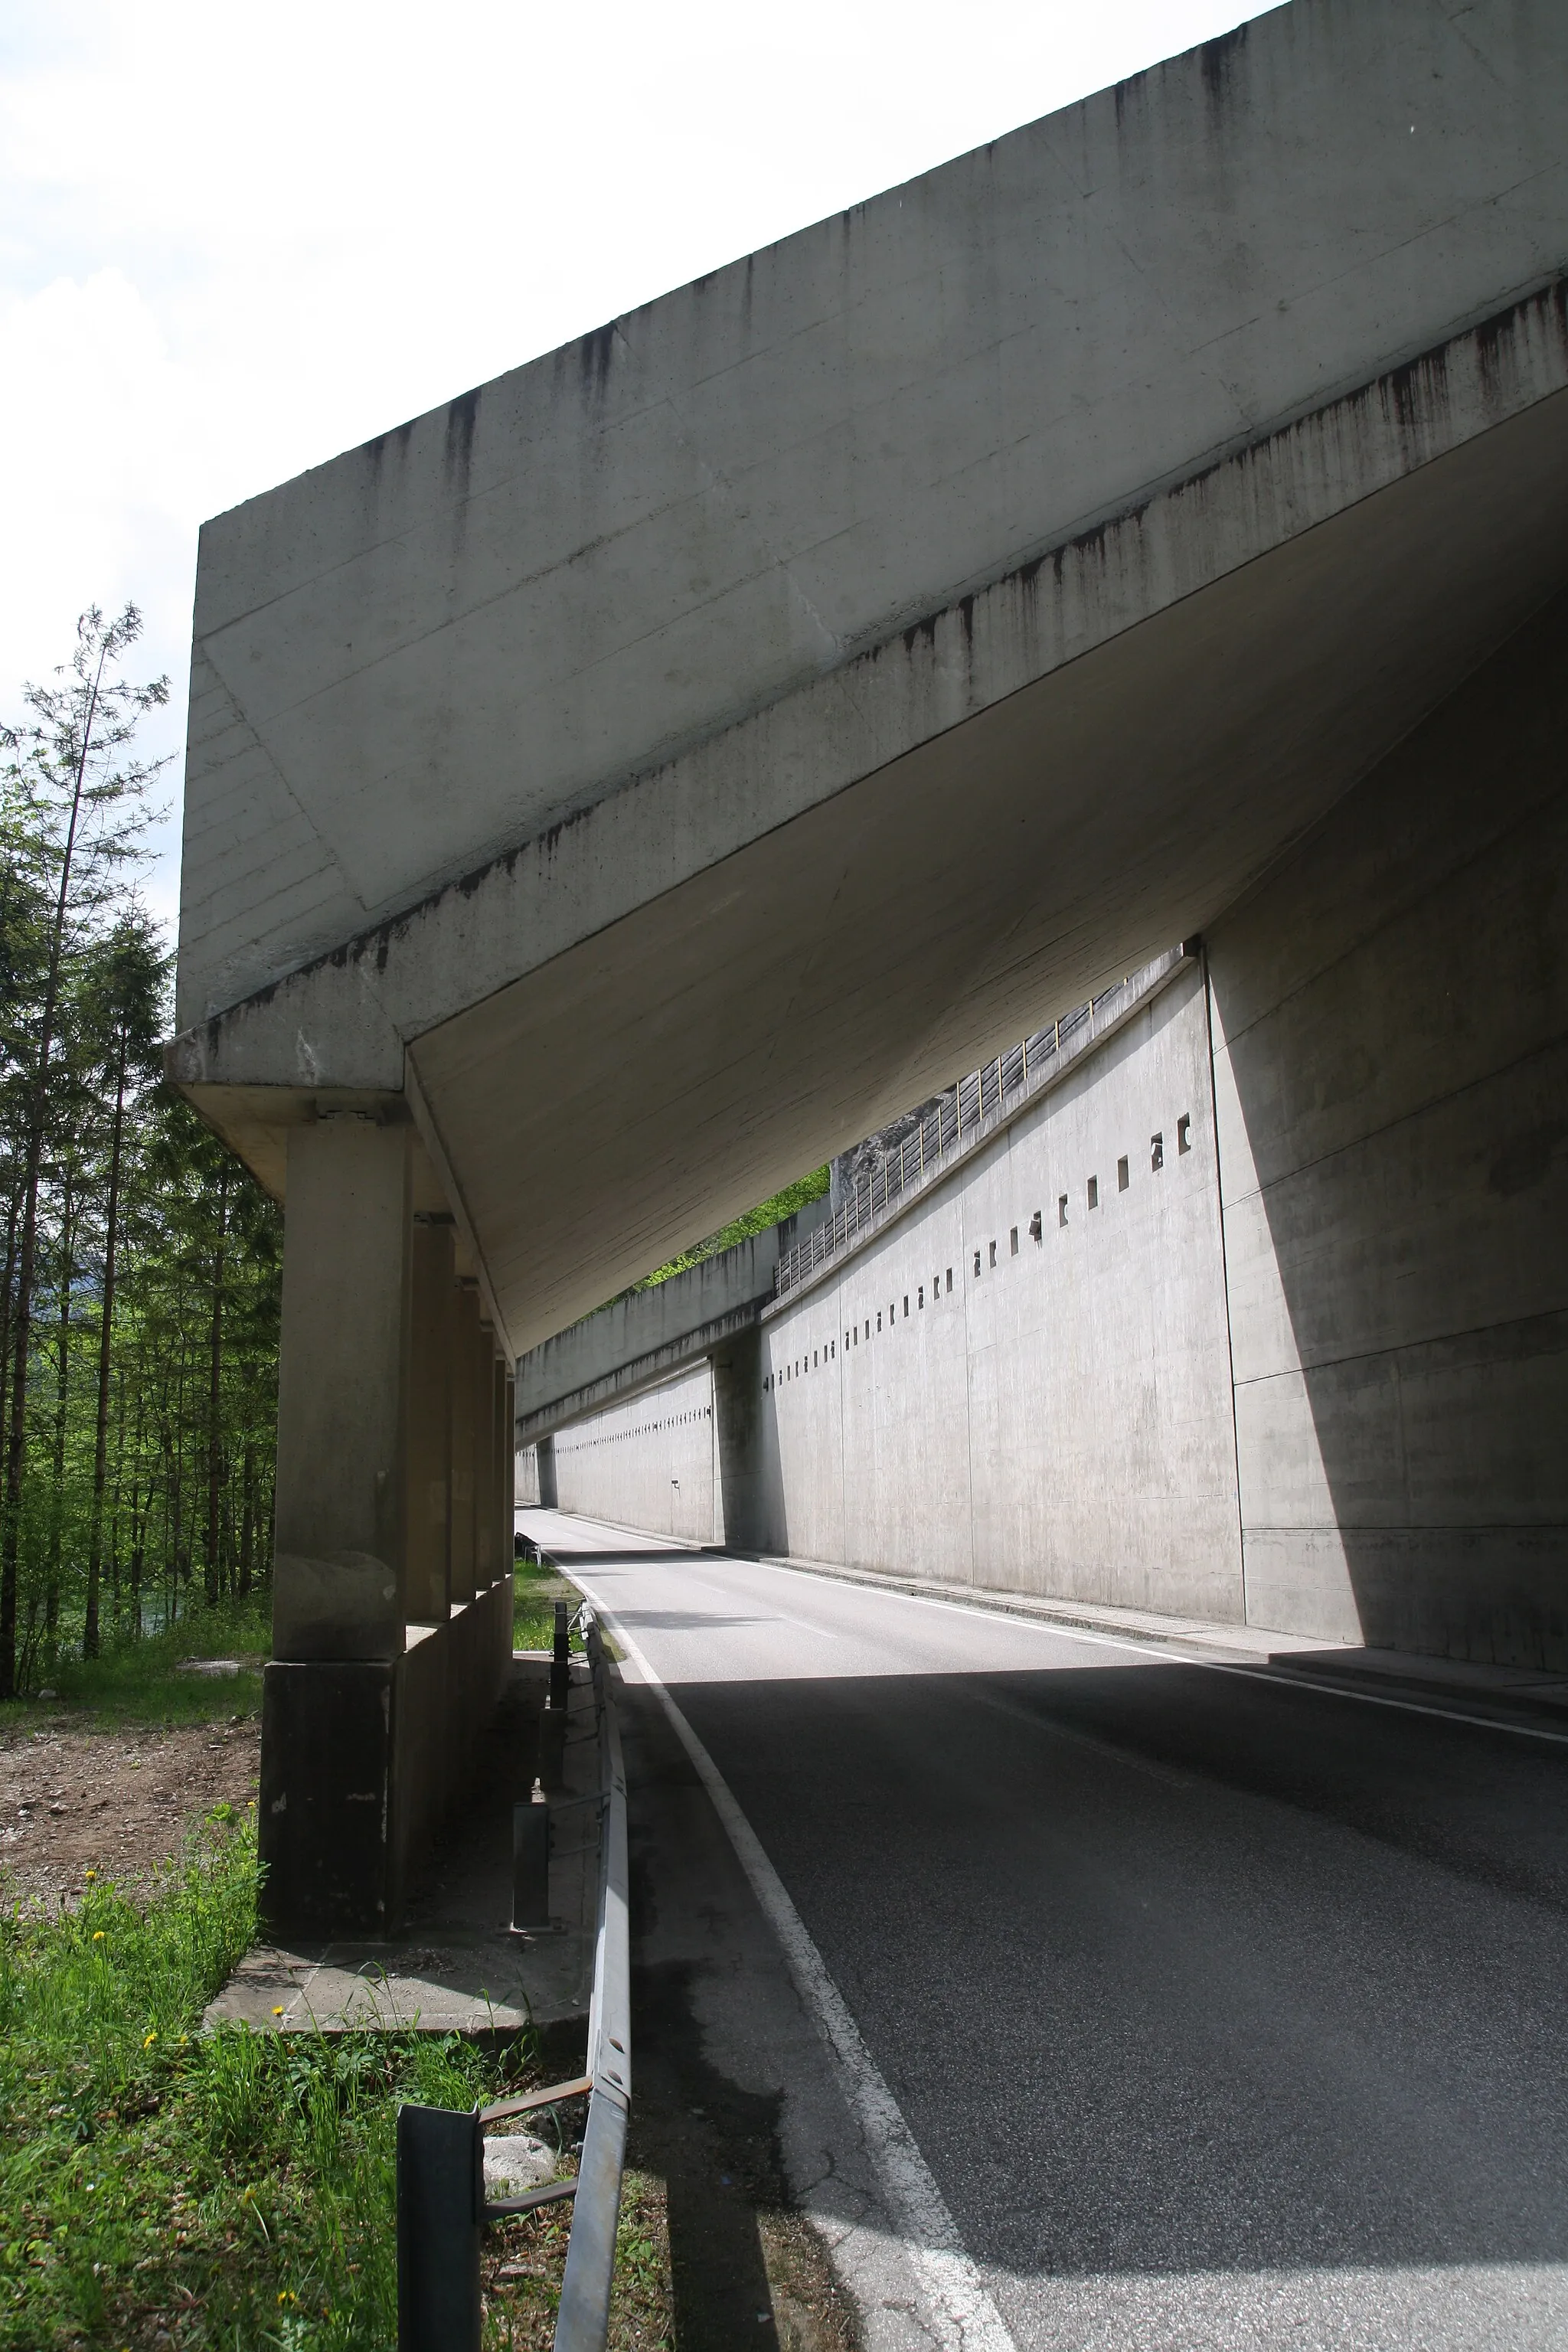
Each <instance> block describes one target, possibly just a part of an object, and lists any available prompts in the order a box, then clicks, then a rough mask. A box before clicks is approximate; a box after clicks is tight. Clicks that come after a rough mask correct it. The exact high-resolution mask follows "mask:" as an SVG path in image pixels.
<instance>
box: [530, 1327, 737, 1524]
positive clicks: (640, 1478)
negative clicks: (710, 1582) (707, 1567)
mask: <svg viewBox="0 0 1568 2352" xmlns="http://www.w3.org/2000/svg"><path fill="white" fill-rule="evenodd" d="M554 1447H555V1482H556V1494H557V1496H558V1499H559V1507H560V1508H561V1509H562V1510H563V1511H582V1512H584V1513H585V1514H586V1515H587V1516H588V1517H593V1518H605V1519H613V1520H616V1521H618V1522H619V1523H620V1524H621V1525H623V1526H626V1527H634V1528H647V1529H648V1531H649V1533H650V1534H654V1535H662V1536H684V1537H686V1538H689V1540H690V1541H692V1542H694V1543H712V1542H714V1541H715V1540H716V1539H717V1538H719V1536H720V1535H721V1531H722V1524H723V1522H722V1512H721V1503H720V1499H719V1492H718V1486H719V1482H718V1478H717V1475H716V1472H715V1467H714V1442H713V1382H712V1376H711V1374H710V1370H709V1368H708V1366H707V1365H706V1364H705V1363H704V1364H698V1365H697V1366H695V1367H694V1368H693V1370H690V1371H689V1372H685V1373H683V1374H682V1375H681V1377H680V1378H679V1380H675V1381H667V1382H666V1383H665V1385H664V1387H663V1388H659V1389H653V1390H650V1391H647V1393H645V1394H644V1395H642V1396H639V1397H634V1398H633V1399H632V1401H631V1402H630V1403H629V1404H623V1405H616V1406H615V1407H613V1408H612V1410H611V1411H610V1412H604V1413H598V1414H595V1417H594V1418H593V1420H591V1421H584V1422H581V1423H578V1425H577V1427H576V1428H575V1429H567V1430H563V1431H562V1432H561V1433H559V1435H558V1436H557V1437H556V1438H555V1440H554Z"/></svg>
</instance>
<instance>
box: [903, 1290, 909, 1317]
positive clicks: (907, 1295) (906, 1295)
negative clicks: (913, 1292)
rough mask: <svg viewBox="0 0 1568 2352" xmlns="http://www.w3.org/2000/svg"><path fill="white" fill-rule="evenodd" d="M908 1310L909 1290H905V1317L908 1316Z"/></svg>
mask: <svg viewBox="0 0 1568 2352" xmlns="http://www.w3.org/2000/svg"><path fill="white" fill-rule="evenodd" d="M909 1311H910V1294H909V1292H908V1291H907V1290H906V1291H905V1293H904V1314H905V1316H906V1317H907V1316H908V1314H909Z"/></svg>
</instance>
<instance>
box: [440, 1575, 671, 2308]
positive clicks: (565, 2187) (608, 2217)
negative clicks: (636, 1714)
mask: <svg viewBox="0 0 1568 2352" xmlns="http://www.w3.org/2000/svg"><path fill="white" fill-rule="evenodd" d="M578 1622H579V1624H580V1625H581V1627H582V1629H583V1640H584V1648H585V1650H586V1651H587V1654H588V1673H589V1679H590V1683H591V1685H592V1687H593V1693H594V1709H595V1719H596V1722H597V1727H598V1741H599V1792H598V1796H597V1798H596V1799H590V1800H588V1801H589V1802H596V1803H597V1805H598V1807H599V1818H600V1839H599V1900H598V1918H597V1926H596V1930H595V1948H594V1990H593V1995H592V1999H591V2002H590V2006H589V2011H588V2047H587V2065H586V2069H585V2071H584V2074H581V2075H579V2076H578V2077H576V2078H575V2079H574V2081H572V2082H570V2083H555V2084H551V2086H550V2087H549V2088H548V2089H547V2090H542V2091H529V2092H525V2093H524V2094H523V2095H521V2097H518V2098H515V2099H500V2100H498V2101H497V2102H496V2103H495V2104H494V2105H491V2106H488V2107H471V2108H468V2109H466V2110H453V2109H450V2108H445V2107H419V2106H414V2105H406V2104H405V2105H403V2106H401V2107H400V2108H399V2109H398V2111H397V2345H398V2352H479V2334H480V2325H481V2319H482V2299H481V2294H480V2287H479V2252H480V2243H481V2240H482V2237H483V2232H484V2229H485V2225H486V2224H487V2223H488V2222H490V2221H501V2220H504V2219H506V2218H508V2217H509V2216H510V2215H512V2214H515V2213H530V2212H532V2211H534V2210H537V2208H538V2207H540V2206H542V2205H550V2204H557V2203H560V2202H563V2200H566V2199H568V2198H570V2199H571V2200H573V2215H572V2235H571V2239H570V2241H569V2242H568V2245H567V2249H566V2270H565V2274H564V2276H563V2280H562V2283H561V2302H560V2306H559V2308H558V2310H557V2313H556V2319H555V2339H554V2340H555V2352H604V2346H605V2336H606V2335H607V2334H608V2331H609V2324H610V2289H611V2284H612V2281H613V2278H614V2274H615V2263H616V2223H617V2221H618V2220H619V2217H620V2205H621V2177H622V2174H623V2172H624V2170H625V2168H626V2120H627V2116H628V2114H629V2111H630V2107H631V2088H632V2070H631V2045H632V2034H631V1954H630V1945H629V1939H628V1932H627V1929H628V1922H627V1910H626V1885H627V1870H626V1773H625V1769H624V1768H623V1765H622V1762H621V1735H620V1727H619V1725H618V1724H617V1722H616V1706H615V1699H614V1696H613V1695H612V1692H611V1687H610V1675H609V1664H608V1661H607V1660H606V1658H605V1644H604V1639H603V1636H602V1635H601V1633H600V1631H599V1627H598V1623H597V1621H596V1620H595V1616H594V1612H593V1611H592V1610H591V1609H590V1608H588V1607H587V1606H586V1605H584V1608H583V1609H582V1610H581V1611H580V1612H579V1615H578ZM584 2097H586V2099H587V2102H588V2120H587V2126H586V2128H585V2130H584V2135H583V2151H582V2155H581V2157H580V2158H579V2160H578V2170H577V2177H576V2179H574V2180H550V2181H546V2182H544V2183H543V2185H542V2187H540V2188H538V2189H529V2190H528V2191H527V2192H526V2194H525V2195H523V2196H521V2197H509V2198H504V2199H500V2200H496V2201H493V2202H492V2201H489V2200H487V2199H486V2196H485V2187H484V2139H485V2126H486V2125H487V2124H491V2123H499V2122H500V2120H501V2119H502V2118H503V2117H504V2116H521V2115H529V2114H531V2113H533V2112H534V2111H535V2110H537V2109H541V2108H544V2107H551V2106H556V2105H563V2104H564V2103H565V2102H566V2101H567V2100H570V2099H578V2098H584Z"/></svg>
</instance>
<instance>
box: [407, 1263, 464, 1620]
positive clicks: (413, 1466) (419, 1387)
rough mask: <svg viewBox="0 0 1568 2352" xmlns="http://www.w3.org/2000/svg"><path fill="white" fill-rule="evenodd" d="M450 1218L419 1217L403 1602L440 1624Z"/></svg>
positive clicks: (447, 1525)
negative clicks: (405, 1568) (405, 1570)
mask: <svg viewBox="0 0 1568 2352" xmlns="http://www.w3.org/2000/svg"><path fill="white" fill-rule="evenodd" d="M457 1307H458V1293H457V1275H456V1272H455V1270H454V1266H453V1249H452V1221H451V1219H450V1218H449V1217H444V1218H436V1217H431V1216H422V1217H416V1220H415V1225H414V1249H413V1283H412V1304H411V1323H412V1328H411V1331H410V1344H409V1368H408V1383H409V1385H408V1544H407V1554H406V1560H407V1572H406V1579H405V1607H406V1609H407V1612H408V1615H409V1617H410V1618H411V1619H413V1620H415V1621H416V1622H421V1623H426V1624H442V1623H444V1622H446V1619H447V1614H448V1610H449V1605H450V1601H451V1591H452V1568H451V1558H450V1545H451V1517H452V1461H451V1454H452V1410H451V1386H452V1344H453V1327H454V1324H455V1322H456V1318H457Z"/></svg>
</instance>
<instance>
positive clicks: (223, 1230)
mask: <svg viewBox="0 0 1568 2352" xmlns="http://www.w3.org/2000/svg"><path fill="white" fill-rule="evenodd" d="M227 1235H228V1170H227V1169H226V1168H225V1170H224V1171H223V1174H222V1175H221V1176H220V1178H219V1179H218V1192H217V1247H216V1249H215V1251H214V1252H213V1279H212V1317H211V1320H210V1323H209V1326H208V1332H207V1557H206V1594H207V1606H208V1607H209V1608H212V1607H213V1606H215V1605H216V1601H217V1599H218V1594H219V1590H220V1584H221V1577H220V1568H221V1558H220V1554H221V1526H220V1521H221V1512H222V1505H223V1277H224V1244H225V1242H226V1239H227Z"/></svg>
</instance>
